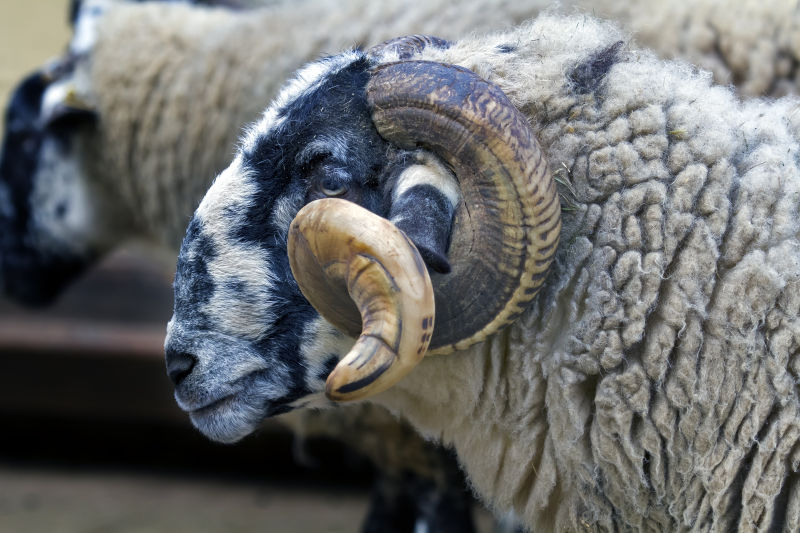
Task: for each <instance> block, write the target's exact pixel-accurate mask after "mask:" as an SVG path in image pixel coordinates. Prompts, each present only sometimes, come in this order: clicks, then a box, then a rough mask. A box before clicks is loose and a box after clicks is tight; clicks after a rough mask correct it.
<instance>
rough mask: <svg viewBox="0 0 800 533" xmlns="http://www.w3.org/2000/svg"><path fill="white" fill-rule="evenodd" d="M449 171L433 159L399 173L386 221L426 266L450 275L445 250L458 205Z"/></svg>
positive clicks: (430, 157) (456, 192) (457, 196)
mask: <svg viewBox="0 0 800 533" xmlns="http://www.w3.org/2000/svg"><path fill="white" fill-rule="evenodd" d="M458 199H459V194H458V185H457V183H456V180H455V177H454V176H453V174H452V172H450V170H448V169H447V168H446V167H445V166H444V165H443V164H442V163H440V162H439V161H438V160H436V159H435V158H434V157H432V156H428V157H426V158H425V159H424V160H422V161H421V162H420V164H415V165H411V166H410V167H408V168H406V169H405V170H403V172H401V174H400V176H399V177H398V179H397V183H396V185H395V188H394V192H393V193H392V206H391V209H390V210H389V220H390V221H391V222H392V223H393V224H394V225H395V226H396V227H397V228H399V229H401V230H402V231H403V232H404V233H405V234H406V235H407V236H408V238H409V239H410V240H411V242H413V243H414V246H416V247H417V250H418V251H419V253H420V255H421V256H422V259H423V261H425V264H426V265H427V267H428V268H429V269H430V270H432V271H434V272H438V273H440V274H447V273H449V272H450V270H451V268H450V261H449V260H448V259H447V248H448V246H449V244H450V234H451V232H452V229H453V216H454V214H455V211H456V206H457V204H458Z"/></svg>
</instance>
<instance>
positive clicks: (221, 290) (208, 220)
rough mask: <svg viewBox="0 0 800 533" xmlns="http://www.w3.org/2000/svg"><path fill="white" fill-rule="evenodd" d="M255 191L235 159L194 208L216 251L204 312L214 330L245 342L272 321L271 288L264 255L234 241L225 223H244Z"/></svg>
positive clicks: (210, 266)
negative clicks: (214, 322)
mask: <svg viewBox="0 0 800 533" xmlns="http://www.w3.org/2000/svg"><path fill="white" fill-rule="evenodd" d="M257 190H258V187H257V185H256V183H255V181H254V179H253V176H252V175H251V174H250V173H248V172H247V171H245V170H243V168H242V165H241V159H240V158H237V159H235V160H234V161H233V163H231V165H230V166H229V167H228V168H227V169H225V170H224V171H223V172H222V173H221V174H220V175H219V176H218V177H217V179H216V180H214V183H213V184H212V185H211V188H210V189H209V191H208V193H207V194H206V196H205V198H203V201H202V202H201V203H200V206H199V207H198V208H197V213H196V216H197V217H198V218H199V219H200V220H201V221H202V225H203V234H204V235H206V236H207V237H208V238H209V239H211V241H212V242H213V244H214V246H215V247H216V249H217V251H218V253H217V254H215V255H214V256H213V257H211V258H208V261H207V265H206V266H207V268H208V273H209V275H210V276H211V278H212V279H213V280H214V282H215V283H216V284H217V287H216V290H214V292H213V295H212V296H211V299H210V300H209V302H208V304H206V309H205V311H206V312H207V313H209V315H210V316H213V317H215V319H216V320H218V324H217V325H218V327H219V330H220V331H222V332H224V333H226V334H228V335H233V336H239V337H241V338H243V339H247V340H250V341H255V340H258V339H259V338H261V336H263V335H264V333H266V331H267V330H268V329H269V328H270V326H271V325H272V323H273V322H274V321H275V316H274V314H273V313H272V312H271V309H270V307H271V306H270V305H269V302H270V301H271V300H272V299H273V297H272V296H273V295H272V290H273V287H274V279H273V277H272V273H271V271H270V269H269V267H270V264H271V261H270V254H269V253H268V252H267V251H266V250H264V249H263V248H261V247H260V246H258V245H255V244H245V243H242V242H237V241H235V240H234V239H233V238H232V237H231V236H230V235H229V228H231V227H241V226H242V225H243V224H246V221H245V220H244V217H246V214H247V210H248V209H249V208H250V206H251V205H252V202H253V200H252V199H253V197H254V196H255V194H256V192H257ZM234 285H236V286H237V287H238V288H237V289H234V288H232V287H233V286H234ZM241 294H247V295H248V297H247V298H242V297H241Z"/></svg>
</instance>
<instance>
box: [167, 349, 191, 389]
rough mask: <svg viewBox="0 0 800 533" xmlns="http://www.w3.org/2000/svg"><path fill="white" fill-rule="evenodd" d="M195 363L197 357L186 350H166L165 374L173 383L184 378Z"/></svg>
mask: <svg viewBox="0 0 800 533" xmlns="http://www.w3.org/2000/svg"><path fill="white" fill-rule="evenodd" d="M195 363H197V358H196V357H195V356H194V355H192V354H190V353H186V352H180V351H177V350H167V375H168V376H169V379H171V380H172V382H173V383H174V384H175V385H179V384H180V382H181V381H183V380H184V378H186V376H188V375H189V374H190V373H191V372H192V368H194V365H195Z"/></svg>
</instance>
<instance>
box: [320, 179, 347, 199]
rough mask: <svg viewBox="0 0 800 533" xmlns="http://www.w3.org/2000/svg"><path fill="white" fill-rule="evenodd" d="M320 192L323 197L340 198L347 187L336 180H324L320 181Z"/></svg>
mask: <svg viewBox="0 0 800 533" xmlns="http://www.w3.org/2000/svg"><path fill="white" fill-rule="evenodd" d="M320 190H321V191H322V194H324V195H325V196H342V195H343V194H344V193H346V192H347V185H345V184H344V183H342V182H339V181H337V180H334V179H331V178H326V179H324V180H323V181H322V183H321V185H320Z"/></svg>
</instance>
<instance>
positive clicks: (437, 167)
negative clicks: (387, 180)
mask: <svg viewBox="0 0 800 533" xmlns="http://www.w3.org/2000/svg"><path fill="white" fill-rule="evenodd" d="M416 185H431V186H433V187H435V188H436V189H438V190H439V191H441V193H442V194H444V196H445V197H446V198H447V200H448V201H449V202H450V205H451V206H452V207H455V206H456V204H457V203H458V200H459V198H460V194H459V189H458V182H457V181H456V179H455V177H454V176H453V173H452V172H450V171H449V170H448V169H447V168H446V167H445V166H444V165H443V164H442V163H440V162H439V161H438V160H437V159H436V158H433V157H429V158H426V161H425V163H424V164H419V165H411V166H410V167H408V168H407V169H405V170H404V171H403V172H402V173H401V174H400V176H399V177H398V179H397V185H395V188H394V191H393V192H392V201H396V200H397V199H398V198H399V197H400V196H402V195H403V194H405V192H406V191H408V190H409V189H410V188H411V187H414V186H416Z"/></svg>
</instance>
